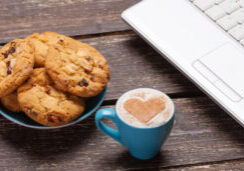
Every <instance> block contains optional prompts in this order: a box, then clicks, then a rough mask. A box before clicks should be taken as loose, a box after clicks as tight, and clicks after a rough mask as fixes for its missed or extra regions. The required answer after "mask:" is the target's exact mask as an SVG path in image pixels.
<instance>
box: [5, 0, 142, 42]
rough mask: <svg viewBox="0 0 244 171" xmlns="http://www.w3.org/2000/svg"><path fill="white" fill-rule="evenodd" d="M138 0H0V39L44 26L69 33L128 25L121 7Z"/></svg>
mask: <svg viewBox="0 0 244 171" xmlns="http://www.w3.org/2000/svg"><path fill="white" fill-rule="evenodd" d="M137 2H139V0H113V1H111V0H99V1H98V0H0V7H1V10H0V43H6V42H8V41H9V40H12V39H15V38H22V37H25V36H27V35H28V34H31V33H33V32H43V31H47V30H51V31H56V32H59V33H63V34H67V35H69V36H75V35H85V34H96V33H102V32H111V31H112V32H113V31H122V30H128V29H130V28H129V26H127V24H125V23H124V22H123V21H122V20H121V18H120V14H121V12H122V11H123V10H125V9H126V8H128V7H130V6H131V5H133V4H135V3H137Z"/></svg>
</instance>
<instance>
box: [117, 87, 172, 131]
mask: <svg viewBox="0 0 244 171" xmlns="http://www.w3.org/2000/svg"><path fill="white" fill-rule="evenodd" d="M152 98H164V99H165V108H164V109H163V110H162V111H161V112H159V113H158V114H157V115H156V116H154V117H153V118H152V119H151V120H149V121H148V122H146V123H143V122H140V121H139V120H138V119H137V118H136V117H134V116H133V115H132V114H130V113H129V112H128V111H127V110H126V109H125V108H124V103H125V102H126V101H127V100H130V99H138V100H141V101H147V100H149V99H152ZM116 107H117V112H118V115H119V117H120V118H121V119H122V120H123V121H125V122H126V123H128V124H130V125H132V126H135V127H139V128H151V127H156V126H159V125H162V124H164V123H166V122H167V121H168V120H169V119H170V118H171V116H172V112H173V110H174V105H173V102H172V101H171V99H170V98H169V97H168V96H167V95H165V94H164V93H162V92H160V91H158V90H154V89H150V88H139V89H135V90H131V91H129V92H127V93H125V94H124V95H122V96H121V97H120V98H119V100H118V102H117V106H116Z"/></svg>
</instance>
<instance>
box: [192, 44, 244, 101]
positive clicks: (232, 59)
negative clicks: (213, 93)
mask: <svg viewBox="0 0 244 171" xmlns="http://www.w3.org/2000/svg"><path fill="white" fill-rule="evenodd" d="M193 67H194V68H195V69H196V70H197V71H198V72H199V73H200V74H201V75H202V76H204V77H205V78H206V79H207V80H208V81H210V82H211V83H212V84H213V85H214V86H215V87H216V88H217V89H219V91H221V92H222V93H223V94H224V95H225V96H227V97H228V98H229V99H230V100H231V101H233V102H239V101H241V100H242V99H243V97H244V54H242V53H241V52H240V51H239V49H238V48H237V47H235V46H234V45H232V44H231V43H226V44H224V45H222V46H220V47H219V48H217V49H215V50H213V51H211V52H209V53H208V54H206V55H204V56H203V57H201V58H199V59H198V60H196V61H195V62H194V63H193Z"/></svg>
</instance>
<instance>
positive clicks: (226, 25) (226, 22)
mask: <svg viewBox="0 0 244 171" xmlns="http://www.w3.org/2000/svg"><path fill="white" fill-rule="evenodd" d="M217 23H218V24H219V25H220V26H221V27H222V28H223V29H225V30H226V31H227V30H230V29H231V28H233V27H234V26H236V25H237V24H238V23H237V21H236V19H235V18H234V17H232V16H230V15H227V16H224V17H223V18H221V19H219V20H218V21H217Z"/></svg>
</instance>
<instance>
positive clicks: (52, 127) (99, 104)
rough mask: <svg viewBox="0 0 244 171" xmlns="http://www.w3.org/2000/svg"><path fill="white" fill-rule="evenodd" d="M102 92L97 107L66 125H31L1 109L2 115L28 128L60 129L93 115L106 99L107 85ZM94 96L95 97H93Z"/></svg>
mask: <svg viewBox="0 0 244 171" xmlns="http://www.w3.org/2000/svg"><path fill="white" fill-rule="evenodd" d="M101 93H103V95H102V98H101V100H100V101H99V102H98V103H97V104H96V105H95V107H94V108H93V109H92V110H90V111H89V112H87V113H85V114H83V115H81V116H80V117H79V118H77V119H76V120H74V121H71V122H69V123H67V124H64V125H60V126H44V125H36V126H32V125H29V124H26V123H23V122H20V121H18V120H16V119H14V118H12V117H10V116H8V115H7V114H5V113H4V112H2V111H0V113H1V115H2V116H3V117H4V118H6V119H8V120H10V121H11V122H13V123H16V124H18V125H21V126H23V127H26V128H33V129H37V130H51V129H59V128H64V127H68V126H71V125H74V124H77V123H79V122H80V121H82V120H84V119H86V118H87V117H89V116H91V115H92V114H93V113H94V112H95V111H96V110H97V109H98V108H99V107H100V106H101V105H102V103H103V101H104V99H105V96H106V94H107V86H106V87H105V88H104V89H103V91H101ZM91 98H93V97H91Z"/></svg>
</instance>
